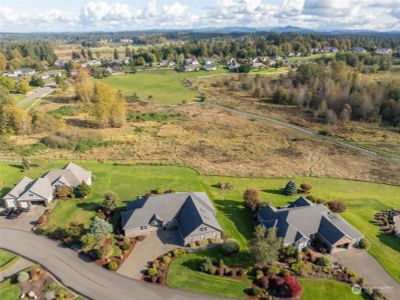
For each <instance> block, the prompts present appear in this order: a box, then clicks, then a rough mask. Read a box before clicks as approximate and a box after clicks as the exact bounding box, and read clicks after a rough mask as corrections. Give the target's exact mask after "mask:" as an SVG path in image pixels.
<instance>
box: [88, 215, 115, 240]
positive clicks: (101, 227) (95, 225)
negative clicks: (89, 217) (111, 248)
mask: <svg viewBox="0 0 400 300" xmlns="http://www.w3.org/2000/svg"><path fill="white" fill-rule="evenodd" d="M89 232H90V233H91V234H93V237H94V239H95V240H96V241H97V242H99V241H101V240H102V239H104V238H107V237H109V236H110V235H111V233H112V232H113V227H112V225H111V224H110V223H109V222H107V221H106V220H103V219H100V218H99V217H97V216H96V217H94V219H93V222H92V224H91V225H90V228H89Z"/></svg>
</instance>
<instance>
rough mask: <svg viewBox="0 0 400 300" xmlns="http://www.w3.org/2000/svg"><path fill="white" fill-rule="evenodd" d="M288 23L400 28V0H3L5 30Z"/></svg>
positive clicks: (1, 26) (0, 21) (0, 13)
mask: <svg viewBox="0 0 400 300" xmlns="http://www.w3.org/2000/svg"><path fill="white" fill-rule="evenodd" d="M287 25H292V26H301V27H305V28H310V29H323V30H327V29H372V30H379V31H392V30H396V31H400V0H101V1H95V0H0V32H33V31H94V30H109V31H118V30H139V29H180V28H201V27H224V26H249V27H257V28H269V27H276V26H279V27H281V26H282V27H283V26H287Z"/></svg>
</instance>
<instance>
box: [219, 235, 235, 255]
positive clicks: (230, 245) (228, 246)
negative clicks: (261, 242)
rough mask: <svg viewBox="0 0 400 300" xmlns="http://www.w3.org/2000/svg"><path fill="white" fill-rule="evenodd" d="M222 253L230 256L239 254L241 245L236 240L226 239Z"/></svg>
mask: <svg viewBox="0 0 400 300" xmlns="http://www.w3.org/2000/svg"><path fill="white" fill-rule="evenodd" d="M222 251H224V253H225V254H228V255H230V254H234V253H237V252H239V243H238V242H237V241H236V240H235V239H231V238H229V239H226V240H225V241H224V243H223V244H222Z"/></svg>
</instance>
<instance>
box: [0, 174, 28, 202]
mask: <svg viewBox="0 0 400 300" xmlns="http://www.w3.org/2000/svg"><path fill="white" fill-rule="evenodd" d="M32 182H33V180H32V179H30V178H29V177H26V176H24V178H22V179H21V180H20V181H19V182H18V183H17V184H16V185H15V186H14V187H13V188H12V190H11V191H9V192H8V193H7V194H6V195H5V196H4V197H3V199H6V198H18V197H19V196H21V195H22V193H23V192H25V190H26V189H27V187H28V186H29V185H30V184H31V183H32Z"/></svg>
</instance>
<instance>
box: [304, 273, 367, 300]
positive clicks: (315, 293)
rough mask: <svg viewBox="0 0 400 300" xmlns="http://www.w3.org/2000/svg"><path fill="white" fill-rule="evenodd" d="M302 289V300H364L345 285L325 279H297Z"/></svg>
mask: <svg viewBox="0 0 400 300" xmlns="http://www.w3.org/2000/svg"><path fill="white" fill-rule="evenodd" d="M298 281H299V282H300V283H301V285H302V286H303V288H304V292H303V295H302V296H301V299H302V300H317V299H324V300H337V299H340V300H360V299H366V298H364V297H363V296H362V295H356V294H354V293H353V292H352V291H351V287H350V286H349V285H347V284H345V283H341V282H337V281H333V280H325V279H305V278H298Z"/></svg>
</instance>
